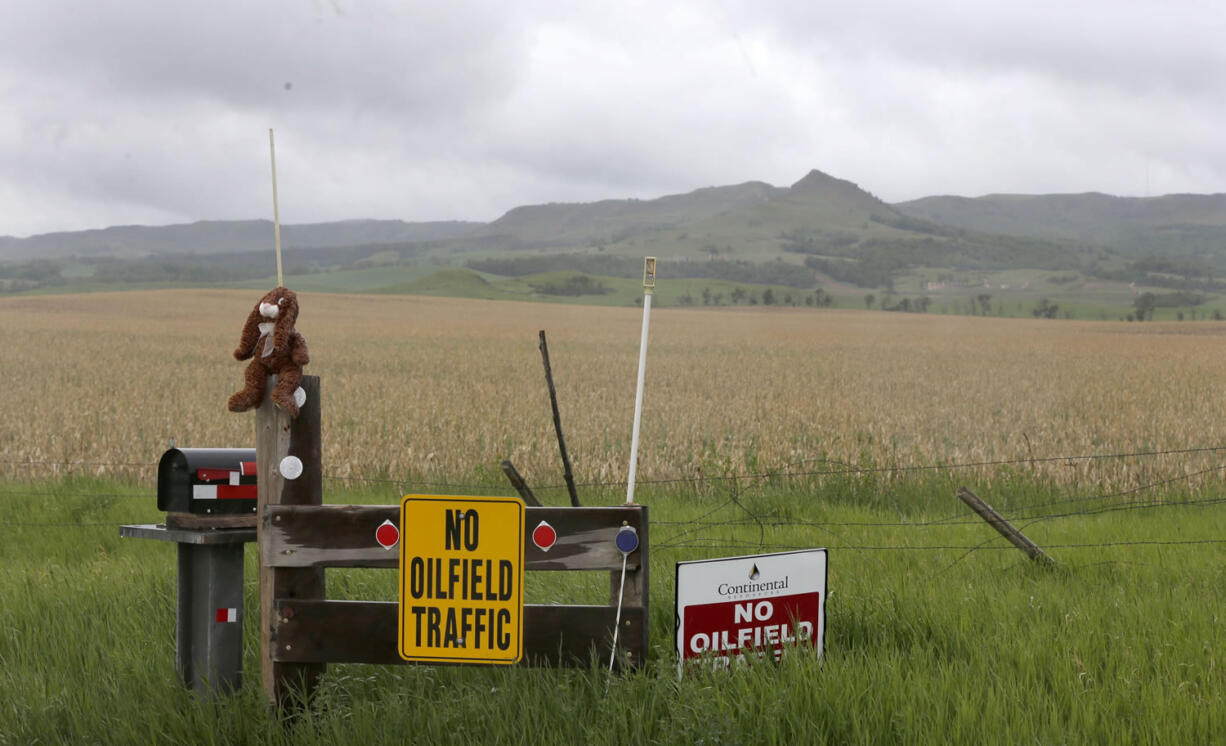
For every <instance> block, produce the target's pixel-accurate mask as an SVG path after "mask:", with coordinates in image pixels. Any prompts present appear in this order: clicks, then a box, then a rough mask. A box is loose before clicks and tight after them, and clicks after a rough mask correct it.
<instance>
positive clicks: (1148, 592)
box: [0, 478, 1226, 745]
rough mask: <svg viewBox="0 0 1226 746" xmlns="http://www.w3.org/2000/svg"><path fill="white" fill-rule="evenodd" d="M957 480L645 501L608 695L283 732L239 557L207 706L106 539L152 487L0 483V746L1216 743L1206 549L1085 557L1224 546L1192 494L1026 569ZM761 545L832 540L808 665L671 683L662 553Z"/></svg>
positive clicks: (1216, 602) (482, 685) (357, 694)
mask: <svg viewBox="0 0 1226 746" xmlns="http://www.w3.org/2000/svg"><path fill="white" fill-rule="evenodd" d="M955 481H956V480H955V479H953V478H947V480H946V481H941V480H935V479H919V478H916V479H910V480H907V479H904V480H898V481H895V482H893V483H891V485H890V492H891V494H892V498H891V499H890V500H889V501H880V504H878V505H864V504H855V503H852V502H850V501H846V500H845V501H831V500H828V499H826V498H827V496H826V495H824V494H820V493H818V494H815V493H811V492H809V491H807V490H796V489H794V488H791V487H789V486H787V485H783V484H777V485H764V486H755V487H751V488H746V489H741V490H738V491H737V492H735V493H734V492H731V491H728V492H725V493H724V494H722V495H720V494H710V495H705V496H704V495H699V496H696V495H695V494H694V492H693V491H692V490H690V489H688V488H684V487H678V486H657V487H653V486H650V485H648V486H645V487H644V488H643V490H642V492H640V498H641V499H642V500H643V501H644V502H645V503H647V504H649V505H650V506H651V517H652V527H651V537H652V585H653V587H652V589H651V591H652V594H651V595H652V599H653V603H652V614H651V619H650V624H651V635H652V651H651V656H650V658H649V660H648V662H647V664H646V666H645V667H644V668H643V669H642V670H641V671H639V672H637V673H633V674H629V675H624V676H617V677H614V678H613V679H612V680H609V679H608V675H607V673H606V672H605V670H604V667H603V665H601V662H599V661H594V662H593V664H592V665H591V666H590V667H581V668H578V669H565V670H534V669H519V668H514V669H503V668H476V667H454V668H445V667H379V666H363V665H333V666H330V667H329V669H328V672H327V674H326V675H325V678H324V680H323V683H322V686H321V688H320V691H319V692H318V695H317V696H316V698H315V700H314V701H313V703H312V705H311V706H310V707H309V708H307V709H305V710H303V711H301V712H299V713H298V714H297V715H295V716H293V717H291V718H288V719H286V720H284V721H278V720H276V719H273V718H271V717H270V716H269V713H268V711H267V709H266V708H265V705H264V699H263V694H262V692H261V691H260V688H259V683H258V676H257V675H256V674H255V672H256V671H258V660H257V656H256V651H255V649H254V641H255V639H256V634H255V633H256V627H255V617H256V613H257V612H256V607H257V604H256V598H255V595H256V588H255V567H254V564H253V563H254V551H253V549H250V548H249V549H248V552H247V560H248V571H247V594H246V599H245V606H244V624H245V637H246V640H247V644H248V647H247V650H246V654H245V669H246V671H247V679H246V681H245V684H244V686H243V688H242V689H241V690H240V691H239V692H237V693H236V694H234V695H231V696H228V697H224V698H222V699H220V700H218V701H216V702H210V701H208V700H205V699H201V698H198V697H197V696H195V695H194V694H192V693H190V692H189V691H187V690H186V689H184V688H182V687H181V686H180V685H179V684H178V683H177V674H176V672H175V671H174V666H173V653H174V636H173V628H174V594H175V577H174V574H175V561H174V550H173V548H172V547H170V546H169V545H165V544H162V543H160V542H147V541H140V540H131V539H120V538H119V537H118V525H119V524H120V523H124V522H140V521H148V520H155V519H156V518H157V517H158V516H159V514H158V513H157V511H156V510H155V509H154V506H153V496H152V495H151V494H149V493H148V492H147V491H142V490H139V489H134V488H131V487H128V486H125V485H124V484H118V483H115V482H111V481H97V480H75V481H69V482H64V481H56V480H46V481H42V482H38V483H34V484H30V483H26V482H11V481H8V482H4V483H0V505H2V506H3V507H4V512H5V515H6V516H7V518H6V520H5V521H4V522H3V523H0V567H3V572H2V573H0V600H2V604H0V744H6V745H7V744H34V743H42V744H58V743H72V744H78V743H106V744H112V743H117V744H125V743H142V744H144V743H205V744H230V743H253V744H316V743H318V744H334V743H359V742H360V743H372V744H374V743H406V742H411V743H474V742H480V743H567V744H570V743H598V744H602V743H608V744H622V743H679V744H695V743H704V744H705V743H725V744H726V743H754V744H757V743H780V744H782V743H802V742H803V743H815V742H836V743H900V742H901V743H950V742H1008V743H1021V742H1036V743H1086V742H1092V743H1105V742H1110V743H1212V742H1215V741H1218V740H1220V739H1221V735H1220V734H1221V733H1222V732H1223V728H1224V727H1226V673H1224V672H1223V666H1222V665H1221V662H1220V661H1218V658H1219V657H1220V656H1221V655H1222V652H1223V650H1222V642H1221V641H1222V639H1223V638H1222V635H1221V624H1222V612H1221V609H1220V606H1221V604H1220V597H1221V592H1222V589H1223V588H1224V587H1226V566H1224V565H1223V563H1222V562H1221V556H1222V554H1221V552H1222V546H1223V545H1222V544H1192V543H1163V544H1145V545H1136V546H1096V545H1103V544H1113V543H1116V542H1122V541H1132V540H1145V541H1161V542H1175V541H1179V542H1190V541H1202V540H1210V541H1211V540H1219V541H1220V540H1222V539H1223V538H1226V512H1224V510H1223V507H1222V506H1221V505H1220V504H1216V503H1198V504H1194V505H1187V504H1180V503H1184V502H1186V501H1187V500H1189V499H1202V500H1203V499H1204V497H1203V496H1202V497H1199V498H1198V497H1195V496H1193V495H1192V494H1191V493H1189V492H1188V491H1187V490H1184V489H1179V488H1170V487H1168V488H1165V489H1164V490H1162V491H1161V492H1160V493H1157V494H1151V495H1150V496H1149V497H1150V498H1161V501H1162V504H1165V505H1166V506H1167V507H1152V508H1147V507H1134V509H1129V510H1120V511H1115V512H1108V513H1098V514H1092V515H1084V516H1065V517H1058V518H1050V519H1048V520H1042V521H1038V522H1035V523H1032V524H1030V525H1029V526H1027V529H1026V530H1027V532H1028V534H1029V535H1030V536H1031V537H1032V538H1034V539H1035V540H1036V541H1037V542H1038V543H1039V544H1040V545H1044V546H1046V547H1048V548H1049V551H1050V552H1051V554H1053V555H1054V556H1055V558H1056V559H1057V560H1058V561H1059V563H1060V567H1059V568H1058V569H1056V570H1043V569H1041V568H1039V567H1036V566H1033V565H1032V564H1031V563H1030V562H1028V561H1027V560H1026V559H1025V558H1024V557H1023V556H1022V555H1021V554H1020V553H1018V552H1017V551H1016V550H1014V549H1012V547H1009V546H1008V545H1006V544H1005V543H1004V541H1003V540H1001V539H999V538H996V537H995V535H994V534H993V533H992V532H991V529H989V528H988V527H987V526H986V525H984V524H983V523H982V522H980V521H978V519H971V518H970V517H969V512H968V511H966V510H965V509H962V508H961V507H960V503H958V502H957V501H956V500H955V499H954V498H953V494H952V490H949V489H948V487H949V486H950V485H951V484H953V483H954V482H955ZM971 486H972V487H973V488H980V486H979V485H977V484H972V485H971ZM980 491H981V492H982V493H983V496H984V497H985V498H987V499H988V500H989V501H994V502H996V503H998V504H1007V505H1009V506H1010V508H1011V509H1012V511H1013V512H1014V513H1043V514H1046V515H1056V514H1060V513H1063V512H1068V511H1066V510H1064V509H1063V507H1061V506H1060V505H1051V503H1052V502H1053V501H1056V500H1062V499H1064V500H1067V499H1073V498H1076V497H1078V494H1077V493H1076V492H1070V491H1061V490H1059V489H1054V488H1051V487H1050V486H1048V485H1043V484H1039V485H1035V486H1034V490H1033V493H1030V494H1029V495H1028V490H1027V489H1026V485H1025V482H1024V481H1018V483H1017V485H1016V489H1015V491H1014V492H1013V493H1012V494H1010V495H1008V496H1004V495H999V494H996V493H994V492H989V491H988V490H985V489H982V488H980ZM370 497H371V495H370V493H369V492H360V493H353V494H349V493H337V494H336V495H335V499H334V500H333V501H336V502H341V501H358V502H367V501H369V499H370ZM390 501H391V500H388V502H390ZM1106 502H1107V504H1110V505H1118V506H1120V507H1127V506H1128V505H1134V506H1135V503H1132V504H1129V503H1122V502H1120V501H1119V500H1116V499H1110V500H1108V501H1106ZM1152 502H1153V504H1154V505H1158V504H1159V503H1158V502H1157V501H1156V500H1154V501H1152ZM1068 505H1072V506H1079V505H1081V504H1080V503H1071V504H1068ZM31 524H34V525H31ZM43 524H53V525H43ZM980 544H983V546H982V548H980V549H977V550H974V551H969V550H967V549H962V548H958V549H953V548H946V549H933V548H931V547H974V546H977V545H980ZM1073 545H1090V546H1073ZM762 546H765V547H766V548H768V549H769V548H771V547H782V546H827V547H829V548H830V576H829V590H830V595H829V599H828V620H827V621H828V632H827V635H826V648H825V651H824V655H823V656H822V658H821V659H820V660H817V659H814V658H811V657H808V656H792V657H790V658H785V660H784V661H783V663H782V664H780V665H773V664H768V665H755V666H752V667H749V668H744V669H736V670H733V671H731V672H724V673H721V674H718V675H716V674H700V675H695V676H690V677H687V678H686V679H685V680H683V681H678V680H677V676H676V667H675V658H674V656H673V653H672V645H673V643H672V624H673V616H672V615H673V609H672V595H673V586H672V583H673V572H672V569H673V563H674V562H675V561H677V560H680V559H691V558H699V557H709V556H726V555H730V554H739V553H744V552H748V551H753V550H755V549H756V548H758V547H762ZM562 575H570V576H577V575H592V576H593V578H594V582H595V584H596V585H598V586H601V587H602V588H607V576H605V575H603V574H600V573H592V574H581V573H563V574H558V573H531V574H530V575H529V588H528V591H529V595H533V596H535V599H534V600H549V599H553V600H572V599H570V598H569V596H568V594H571V593H575V592H582V588H575V587H572V586H568V585H567V583H568V582H569V581H566V580H564V579H562V578H561V577H560V576H562ZM596 576H600V577H596ZM395 582H396V579H395V573H394V572H387V571H362V572H354V571H348V572H345V571H329V580H328V583H329V595H330V596H332V597H338V598H345V597H360V598H392V597H394V588H395ZM555 583H556V584H560V585H557V586H555V585H554V584H555ZM347 633H351V634H360V633H361V630H350V631H347ZM606 687H607V694H606Z"/></svg>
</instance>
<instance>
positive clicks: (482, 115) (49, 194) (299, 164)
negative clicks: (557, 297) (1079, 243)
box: [0, 0, 1226, 236]
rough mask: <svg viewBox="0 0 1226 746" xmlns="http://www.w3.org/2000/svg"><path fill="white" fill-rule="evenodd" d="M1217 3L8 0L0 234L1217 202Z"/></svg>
mask: <svg viewBox="0 0 1226 746" xmlns="http://www.w3.org/2000/svg"><path fill="white" fill-rule="evenodd" d="M1223 38H1226V3H1221V2H1219V1H1217V0H1215V1H1213V2H1187V1H1186V0H1165V1H1164V2H1131V1H1130V0H1080V1H1079V2H1073V3H1070V2H1067V1H1066V0H1062V1H1061V2H1051V1H1049V0H1027V1H1026V2H1020V1H1019V2H1004V1H1001V0H952V1H950V2H944V3H932V2H925V3H920V2H903V1H902V0H857V2H854V3H852V2H840V3H830V2H824V1H823V0H777V1H772V0H765V1H764V0H744V1H742V0H677V1H675V2H667V1H666V2H661V0H655V1H654V2H638V1H637V0H618V2H609V1H608V0H601V1H599V2H587V1H586V0H566V1H562V0H502V1H501V2H478V1H476V0H448V2H425V1H424V0H399V1H394V0H387V1H386V2H384V1H379V0H362V1H361V2H358V0H259V1H258V2H251V1H250V0H210V2H199V1H197V2H192V3H182V2H177V1H176V0H121V1H108V0H96V1H92V2H80V1H79V0H38V1H37V2H28V1H26V0H0V235H16V236H25V235H30V234H34V233H43V232H49V231H56V230H77V229H83V228H95V227H103V226H107V225H115V224H132V223H138V224H166V223H176V222H187V221H193V220H201V219H239V218H257V217H271V213H272V198H271V189H270V183H269V181H270V177H269V154H268V129H269V128H270V127H271V128H274V129H275V131H276V139H277V167H278V181H279V188H280V203H281V219H282V222H285V223H304V222H314V221H324V220H337V219H346V218H362V217H377V218H400V219H404V220H443V219H461V220H492V219H494V218H496V217H498V216H499V215H500V214H502V213H503V212H505V211H506V210H507V209H509V208H511V207H513V206H515V205H519V204H531V203H540V202H550V201H556V202H562V201H591V200H597V199H604V198H611V197H642V198H648V197H655V196H659V195H662V194H669V193H677V192H684V191H689V190H691V189H695V188H698V187H702V186H711V185H719V184H733V183H740V182H744V181H749V180H755V179H756V180H761V181H766V182H769V183H771V184H776V185H786V184H790V183H792V182H794V181H796V180H798V179H799V178H800V177H802V176H803V175H804V174H805V173H806V172H807V171H808V170H809V169H811V168H818V169H821V170H823V171H825V172H827V173H830V174H832V175H835V176H838V177H841V178H845V179H850V180H851V181H854V182H856V183H857V184H859V185H860V186H861V187H863V188H865V189H867V190H868V191H870V192H872V193H874V194H876V195H877V196H879V197H881V198H883V199H885V200H887V201H891V202H893V201H901V200H907V199H913V198H916V197H921V196H925V195H931V194H961V195H967V196H975V195H980V194H985V193H990V192H1020V193H1046V192H1081V191H1102V192H1108V193H1111V194H1119V195H1129V196H1144V195H1146V194H1153V195H1157V194H1164V193H1174V192H1200V193H1209V192H1223V191H1226V82H1224V81H1226V78H1224V76H1223V74H1222V72H1223V70H1226V43H1224V42H1223Z"/></svg>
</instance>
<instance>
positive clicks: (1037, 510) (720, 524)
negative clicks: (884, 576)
mask: <svg viewBox="0 0 1226 746" xmlns="http://www.w3.org/2000/svg"><path fill="white" fill-rule="evenodd" d="M1220 451H1226V446H1204V447H1193V448H1179V449H1165V450H1147V451H1133V452H1123V453H1107V454H1081V455H1071V456H1047V457H1039V458H1035V457H1028V458H1016V459H997V460H990V461H972V462H959V463H948V464H913V465H904V466H883V467H858V466H853V465H848V464H844V463H839V466H838V468H833V469H815V470H795V469H786V470H776V471H768V472H759V473H751V474H724V475H716V476H709V475H708V476H694V477H676V478H663V479H654V480H639V482H638V483H639V484H640V485H656V486H667V485H692V486H694V487H695V488H697V487H699V486H701V485H703V484H716V485H722V489H724V490H727V494H728V496H727V499H725V500H724V501H723V502H721V503H720V504H719V505H717V506H715V507H714V508H712V509H710V510H708V511H706V512H704V513H703V514H702V515H700V516H698V517H697V518H693V519H690V520H684V521H653V522H652V523H653V524H654V525H655V526H657V527H660V528H662V529H665V530H674V531H675V533H672V534H671V535H667V536H665V537H663V538H662V540H660V541H656V542H653V547H652V548H653V549H654V550H655V551H663V552H666V553H667V552H678V551H682V550H686V551H690V550H740V551H744V550H755V551H765V550H771V551H789V550H795V549H806V548H810V546H811V545H808V546H806V545H797V544H786V543H773V542H769V541H767V536H766V533H767V531H768V529H789V528H790V529H802V530H813V531H818V532H821V533H824V534H826V535H828V536H830V537H832V538H834V539H836V540H837V541H838V543H837V544H835V545H832V546H831V548H837V549H839V550H850V551H883V552H889V551H905V552H914V551H963V552H967V553H969V552H973V551H978V550H981V549H986V550H1006V551H1008V550H1014V547H1013V546H1012V545H1001V544H995V545H994V544H992V542H993V541H994V540H996V539H997V538H999V537H995V536H993V537H992V538H990V539H988V540H986V541H984V542H982V543H980V544H976V545H969V546H963V545H954V544H920V545H914V546H897V545H883V544H856V543H850V542H847V541H845V540H843V538H842V537H841V536H839V535H838V534H837V533H835V532H834V531H833V530H832V529H842V528H857V529H860V528H867V529H895V530H901V529H938V528H949V527H956V526H969V525H982V523H983V522H982V520H981V519H979V518H978V517H977V516H969V515H967V514H966V513H965V512H960V513H955V514H950V515H948V516H946V517H943V518H938V519H932V520H919V521H908V520H900V521H822V520H815V519H808V520H798V519H788V520H784V519H780V518H778V517H776V516H774V515H771V514H770V513H769V512H764V511H756V510H755V509H754V507H753V506H752V505H751V499H752V496H753V493H752V492H750V491H748V490H750V489H753V487H752V485H754V484H757V483H764V482H772V481H776V480H796V479H804V478H809V479H812V478H819V477H839V476H856V475H873V474H886V475H893V474H907V473H917V472H953V471H957V470H967V469H976V468H990V467H1003V466H1016V465H1031V466H1033V465H1036V464H1040V463H1061V462H1063V463H1068V464H1070V465H1071V464H1075V463H1078V462H1085V461H1102V460H1111V459H1143V458H1156V457H1162V456H1180V455H1183V456H1188V455H1192V454H1205V453H1216V452H1220ZM819 460H820V461H823V462H824V463H831V462H829V461H826V460H824V459H804V460H801V461H799V462H794V463H793V464H792V466H794V465H798V464H804V463H812V462H814V461H819ZM0 465H4V466H7V467H17V468H20V469H36V468H47V469H54V470H56V471H57V472H59V471H60V470H67V471H68V472H69V473H71V472H72V471H73V470H79V469H91V468H97V467H144V468H148V469H150V470H153V469H155V468H156V463H140V462H103V461H75V462H69V461H41V462H40V461H13V460H0ZM1223 470H1226V464H1224V465H1220V466H1213V467H1209V468H1205V469H1200V470H1198V471H1194V472H1188V473H1183V474H1178V475H1175V476H1171V477H1166V478H1163V479H1160V480H1156V481H1153V482H1149V483H1146V484H1143V485H1139V486H1136V487H1130V488H1128V489H1124V490H1119V491H1116V492H1112V493H1107V494H1102V495H1090V496H1077V497H1071V498H1066V499H1061V500H1054V501H1049V502H1046V503H1039V504H1035V505H1027V506H1022V507H1019V508H1017V509H1016V510H1013V511H1002V514H1004V515H1005V517H1006V518H1008V519H1009V520H1011V521H1016V522H1024V526H1023V528H1025V527H1028V526H1031V525H1034V524H1035V523H1038V522H1041V521H1054V520H1061V519H1072V518H1079V517H1085V516H1094V515H1101V514H1105V513H1115V512H1124V511H1140V510H1159V509H1166V508H1190V507H1205V506H1213V505H1220V504H1222V503H1223V502H1226V496H1219V497H1206V498H1199V499H1188V500H1170V499H1162V498H1155V499H1152V500H1136V499H1132V498H1134V497H1135V496H1136V495H1138V494H1142V493H1145V492H1148V491H1152V490H1155V489H1158V488H1160V487H1166V486H1170V485H1173V484H1176V483H1180V482H1186V481H1189V480H1192V479H1194V478H1197V477H1204V476H1207V475H1210V474H1215V473H1218V472H1221V471H1223ZM324 479H325V480H330V481H334V482H341V483H345V484H350V485H395V486H396V487H397V492H399V493H407V492H417V491H423V490H451V491H464V492H476V491H482V490H488V489H490V485H489V484H478V483H465V482H449V481H442V482H440V481H417V480H413V479H389V478H375V477H361V476H356V477H355V476H348V475H338V474H325V475H324ZM625 485H626V482H624V481H612V482H585V483H582V484H580V485H579V486H582V487H584V488H587V489H604V490H613V489H617V488H622V487H625ZM747 485H749V486H748V487H747ZM565 488H566V487H565V485H564V484H556V485H554V484H550V485H543V486H538V487H535V488H534V490H535V491H536V492H538V493H542V494H544V493H549V492H554V491H556V492H560V491H561V490H564V489H565ZM38 497H43V498H46V497H53V498H77V499H87V500H89V499H96V500H100V501H101V500H115V499H123V500H130V499H140V500H148V499H149V498H150V496H149V495H145V494H133V493H128V492H125V493H119V492H97V491H89V490H81V491H73V490H72V489H71V487H70V486H66V487H64V488H60V489H34V488H27V489H3V490H0V499H11V498H38ZM1124 498H1128V499H1124ZM1074 505H1076V506H1081V507H1079V508H1078V509H1075V510H1061V511H1058V512H1047V511H1049V510H1051V509H1052V508H1057V509H1059V508H1065V507H1068V506H1074ZM729 509H734V510H736V511H737V512H738V514H739V516H740V517H737V518H731V519H724V520H718V519H716V518H715V516H717V515H718V514H720V513H721V512H724V511H727V510H729ZM128 522H130V523H136V522H138V521H135V520H134V521H128ZM115 525H116V524H114V523H111V522H90V523H83V522H72V521H53V522H30V521H0V530H4V529H9V528H23V529H24V528H82V529H87V528H114V527H115ZM715 529H720V530H724V531H727V530H728V529H733V530H738V529H747V530H752V531H754V532H755V533H756V534H757V540H756V541H754V540H747V539H739V538H738V539H730V538H724V539H716V538H713V537H710V536H704V535H703V534H704V532H707V531H710V530H715ZM1221 543H1226V539H1155V538H1145V539H1121V540H1114V541H1106V542H1098V543H1072V544H1045V547H1046V548H1049V549H1088V548H1107V547H1126V546H1181V545H1201V544H1221ZM964 556H966V555H963V557H964ZM961 559H962V557H959V560H961ZM959 560H955V563H956V562H957V561H959Z"/></svg>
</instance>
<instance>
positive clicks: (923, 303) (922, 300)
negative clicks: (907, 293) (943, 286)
mask: <svg viewBox="0 0 1226 746" xmlns="http://www.w3.org/2000/svg"><path fill="white" fill-rule="evenodd" d="M931 305H932V298H929V297H928V296H926V295H921V296H920V297H919V298H916V299H915V308H916V310H917V311H919V312H920V313H928V306H931Z"/></svg>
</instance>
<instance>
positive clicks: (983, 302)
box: [975, 293, 992, 316]
mask: <svg viewBox="0 0 1226 746" xmlns="http://www.w3.org/2000/svg"><path fill="white" fill-rule="evenodd" d="M975 300H977V301H979V313H981V314H982V315H984V316H987V315H988V312H989V311H991V310H992V294H991V293H980V294H979V295H977V296H975Z"/></svg>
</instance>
